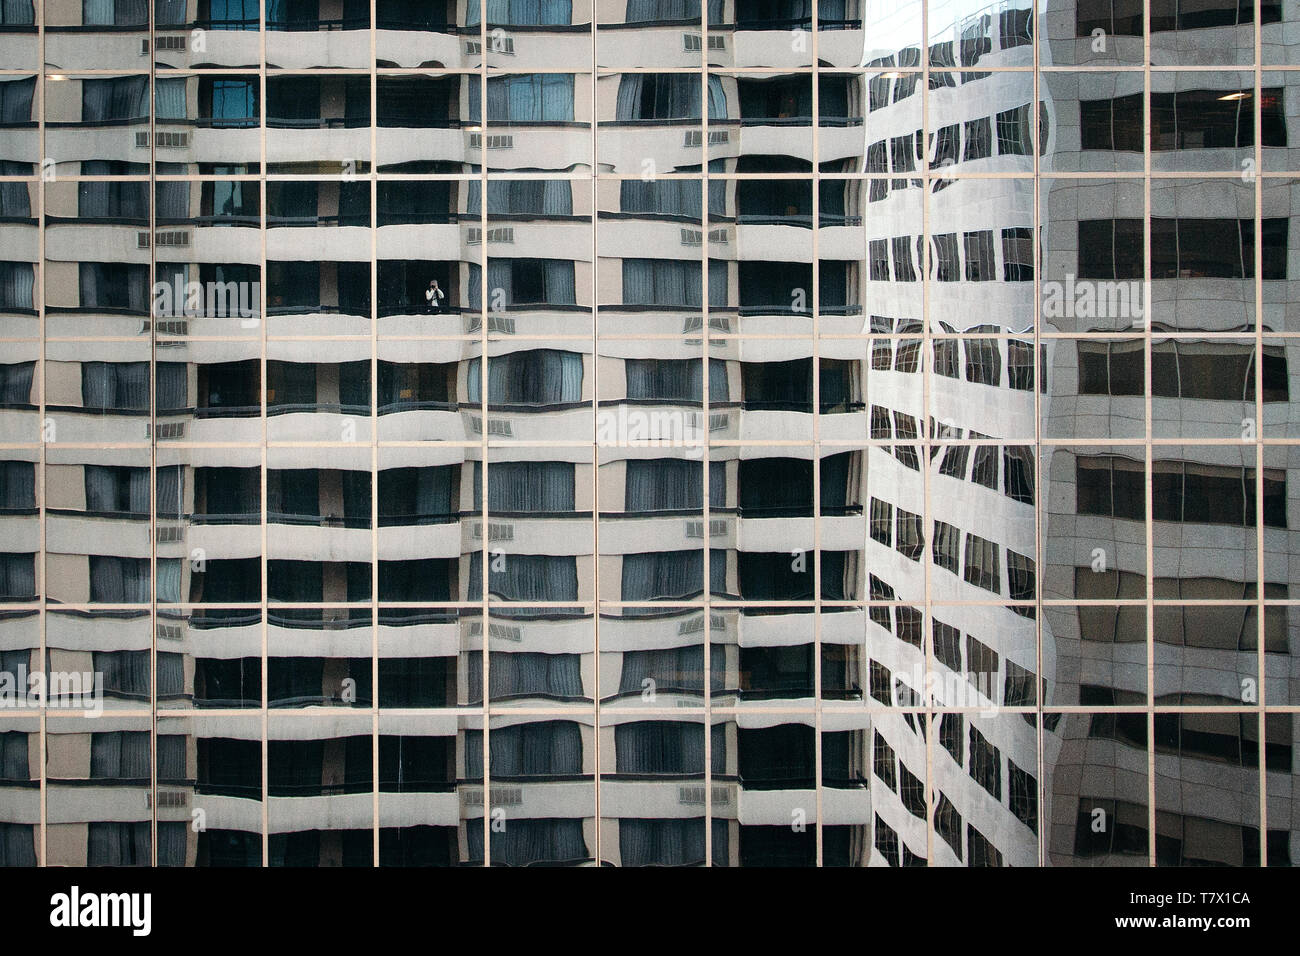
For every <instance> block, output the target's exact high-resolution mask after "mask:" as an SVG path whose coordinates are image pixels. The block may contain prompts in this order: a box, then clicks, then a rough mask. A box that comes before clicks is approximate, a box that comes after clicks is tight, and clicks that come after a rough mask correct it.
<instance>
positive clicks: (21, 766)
mask: <svg viewBox="0 0 1300 956" xmlns="http://www.w3.org/2000/svg"><path fill="white" fill-rule="evenodd" d="M30 779H32V769H31V759H30V756H29V751H28V747H27V735H26V734H25V733H22V732H21V731H17V730H11V731H8V732H7V733H0V780H24V781H26V780H30Z"/></svg>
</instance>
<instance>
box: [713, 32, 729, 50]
mask: <svg viewBox="0 0 1300 956" xmlns="http://www.w3.org/2000/svg"><path fill="white" fill-rule="evenodd" d="M726 48H727V38H726V37H724V36H722V35H721V34H719V33H715V34H711V35H710V36H709V49H710V50H725V49H726Z"/></svg>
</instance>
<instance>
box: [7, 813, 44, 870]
mask: <svg viewBox="0 0 1300 956" xmlns="http://www.w3.org/2000/svg"><path fill="white" fill-rule="evenodd" d="M35 865H36V840H35V835H34V833H33V829H32V824H30V823H0V866H35Z"/></svg>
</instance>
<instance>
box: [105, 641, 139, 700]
mask: <svg viewBox="0 0 1300 956" xmlns="http://www.w3.org/2000/svg"><path fill="white" fill-rule="evenodd" d="M91 662H92V665H93V667H94V668H95V672H96V673H98V674H103V675H104V690H105V691H106V692H112V693H114V694H119V695H123V696H135V697H148V696H149V652H148V651H95V652H93V653H92V655H91Z"/></svg>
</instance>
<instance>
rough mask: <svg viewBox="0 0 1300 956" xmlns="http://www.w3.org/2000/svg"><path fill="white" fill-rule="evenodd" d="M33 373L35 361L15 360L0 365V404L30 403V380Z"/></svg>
mask: <svg viewBox="0 0 1300 956" xmlns="http://www.w3.org/2000/svg"><path fill="white" fill-rule="evenodd" d="M35 374H36V363H35V362H16V363H14V364H13V365H0V404H4V405H29V404H31V401H32V382H33V380H34V378H35Z"/></svg>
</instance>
